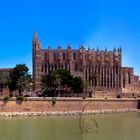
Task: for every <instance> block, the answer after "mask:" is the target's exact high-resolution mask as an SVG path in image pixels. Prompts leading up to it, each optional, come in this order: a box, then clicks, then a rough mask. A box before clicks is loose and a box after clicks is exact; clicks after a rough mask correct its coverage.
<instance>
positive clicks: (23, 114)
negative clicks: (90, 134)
mask: <svg viewBox="0 0 140 140" xmlns="http://www.w3.org/2000/svg"><path fill="white" fill-rule="evenodd" d="M127 112H140V110H139V109H118V110H117V109H114V110H89V111H84V112H81V111H64V112H56V111H55V112H1V113H0V118H2V117H47V116H79V115H81V113H82V114H83V115H95V114H112V113H127Z"/></svg>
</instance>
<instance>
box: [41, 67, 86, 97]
mask: <svg viewBox="0 0 140 140" xmlns="http://www.w3.org/2000/svg"><path fill="white" fill-rule="evenodd" d="M41 83H42V84H41V85H42V91H43V92H44V93H47V94H48V93H49V92H50V93H54V92H55V93H56V92H58V91H63V92H64V93H65V94H66V96H67V93H68V92H69V91H70V89H72V90H73V91H74V92H78V93H80V92H82V87H83V82H82V79H81V78H80V77H73V76H72V75H71V74H70V72H69V71H67V70H55V71H53V72H50V73H49V74H48V75H47V74H46V75H44V76H43V77H42V81H41ZM52 91H53V92H52ZM51 96H52V95H51Z"/></svg>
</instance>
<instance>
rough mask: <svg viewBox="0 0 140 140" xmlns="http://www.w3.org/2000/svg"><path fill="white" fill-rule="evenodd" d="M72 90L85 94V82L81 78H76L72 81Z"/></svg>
mask: <svg viewBox="0 0 140 140" xmlns="http://www.w3.org/2000/svg"><path fill="white" fill-rule="evenodd" d="M72 81H73V82H72V84H73V85H72V90H73V91H74V92H76V93H82V92H83V81H82V79H81V77H78V76H76V77H74V78H73V80H72Z"/></svg>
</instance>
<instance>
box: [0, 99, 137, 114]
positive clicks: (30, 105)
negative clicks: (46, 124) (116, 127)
mask: <svg viewBox="0 0 140 140" xmlns="http://www.w3.org/2000/svg"><path fill="white" fill-rule="evenodd" d="M86 104H87V106H86V108H85V110H86V111H88V110H115V109H116V110H119V109H137V107H138V100H137V99H82V98H71V99H70V98H57V99H56V101H54V102H53V101H52V98H47V99H44V98H36V99H34V98H30V99H28V100H27V101H16V100H15V99H12V100H11V101H7V102H3V101H0V112H44V111H48V112H50V111H51V112H52V111H54V112H55V111H61V112H65V111H81V110H82V109H83V107H84V106H85V105H86Z"/></svg>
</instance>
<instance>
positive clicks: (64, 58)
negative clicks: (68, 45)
mask: <svg viewBox="0 0 140 140" xmlns="http://www.w3.org/2000/svg"><path fill="white" fill-rule="evenodd" d="M65 57H66V56H65V53H64V52H63V60H65V59H66V58H65Z"/></svg>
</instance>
